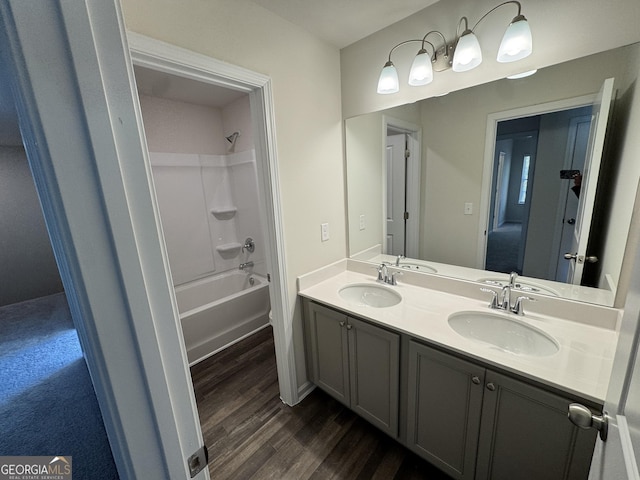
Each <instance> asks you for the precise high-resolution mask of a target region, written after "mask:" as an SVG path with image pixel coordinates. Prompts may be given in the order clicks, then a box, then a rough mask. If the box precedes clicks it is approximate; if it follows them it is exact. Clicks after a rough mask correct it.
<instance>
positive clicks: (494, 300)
mask: <svg viewBox="0 0 640 480" xmlns="http://www.w3.org/2000/svg"><path fill="white" fill-rule="evenodd" d="M480 291H481V292H486V293H491V294H493V297H492V298H491V303H490V304H489V308H493V309H498V308H500V305H499V304H498V292H496V291H495V290H491V289H490V288H481V289H480Z"/></svg>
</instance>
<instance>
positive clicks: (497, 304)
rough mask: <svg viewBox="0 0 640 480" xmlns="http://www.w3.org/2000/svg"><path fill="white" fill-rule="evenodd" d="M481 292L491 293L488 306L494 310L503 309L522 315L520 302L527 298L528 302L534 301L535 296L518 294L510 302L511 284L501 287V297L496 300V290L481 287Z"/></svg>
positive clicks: (522, 310)
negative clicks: (512, 301) (513, 300)
mask: <svg viewBox="0 0 640 480" xmlns="http://www.w3.org/2000/svg"><path fill="white" fill-rule="evenodd" d="M480 290H481V291H483V292H487V293H491V294H492V295H493V297H492V298H491V303H490V304H489V308H491V309H494V310H505V311H507V312H511V313H515V314H516V315H524V309H523V307H522V302H523V301H524V300H528V301H530V302H535V301H536V299H535V298H531V297H527V296H526V295H523V296H519V297H518V298H516V301H515V302H514V303H513V304H512V303H511V286H510V285H505V286H504V287H502V294H501V299H500V300H498V292H496V291H495V290H492V289H490V288H481V289H480Z"/></svg>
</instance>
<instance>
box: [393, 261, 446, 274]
mask: <svg viewBox="0 0 640 480" xmlns="http://www.w3.org/2000/svg"><path fill="white" fill-rule="evenodd" d="M398 267H400V268H406V269H407V270H414V271H416V272H423V273H438V271H437V270H436V269H435V268H433V267H430V266H428V265H422V264H421V263H409V262H402V263H400V265H398Z"/></svg>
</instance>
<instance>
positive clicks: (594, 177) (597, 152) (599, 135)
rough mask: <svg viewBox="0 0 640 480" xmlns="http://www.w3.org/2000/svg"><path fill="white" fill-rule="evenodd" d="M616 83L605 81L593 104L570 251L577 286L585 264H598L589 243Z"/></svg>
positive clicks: (571, 279) (570, 276)
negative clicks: (589, 254)
mask: <svg viewBox="0 0 640 480" xmlns="http://www.w3.org/2000/svg"><path fill="white" fill-rule="evenodd" d="M613 82H614V79H613V78H607V79H606V80H605V81H604V83H603V84H602V88H601V89H600V92H599V93H598V97H597V99H596V101H595V102H594V104H593V110H592V117H593V120H592V123H591V126H592V128H591V130H590V132H589V146H588V149H587V156H586V158H585V161H584V171H583V174H582V187H581V190H580V200H579V202H578V214H577V216H576V224H575V229H574V231H573V239H572V243H571V250H570V251H569V252H566V253H567V254H568V255H569V256H570V258H567V260H569V261H570V265H569V273H568V276H567V282H568V283H573V284H575V285H579V284H580V282H581V280H582V272H583V270H584V263H585V261H590V260H595V261H597V259H590V257H589V256H588V252H587V243H588V241H589V233H590V232H591V218H592V216H593V207H594V203H595V198H596V188H597V186H598V177H599V174H600V164H601V162H602V151H603V147H604V139H605V133H606V130H607V123H608V121H609V112H610V110H611V102H612V101H613Z"/></svg>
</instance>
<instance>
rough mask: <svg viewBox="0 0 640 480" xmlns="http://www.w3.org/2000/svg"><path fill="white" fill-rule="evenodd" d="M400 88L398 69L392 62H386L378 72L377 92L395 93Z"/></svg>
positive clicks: (384, 93)
mask: <svg viewBox="0 0 640 480" xmlns="http://www.w3.org/2000/svg"><path fill="white" fill-rule="evenodd" d="M398 90H400V82H399V81H398V71H397V70H396V67H394V66H393V63H391V62H387V63H385V65H384V68H383V69H382V72H380V78H379V79H378V93H380V94H382V95H387V94H389V93H396V92H397V91H398Z"/></svg>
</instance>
